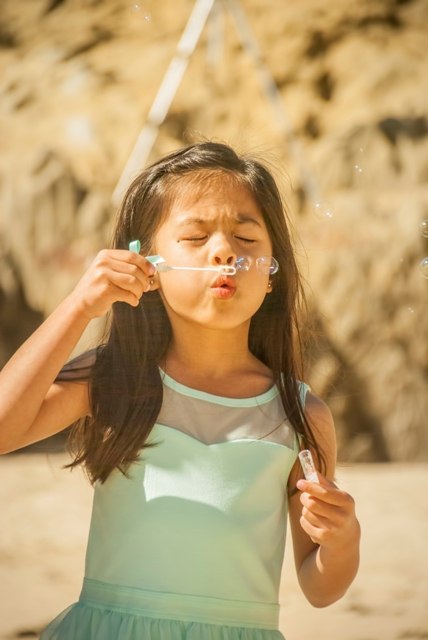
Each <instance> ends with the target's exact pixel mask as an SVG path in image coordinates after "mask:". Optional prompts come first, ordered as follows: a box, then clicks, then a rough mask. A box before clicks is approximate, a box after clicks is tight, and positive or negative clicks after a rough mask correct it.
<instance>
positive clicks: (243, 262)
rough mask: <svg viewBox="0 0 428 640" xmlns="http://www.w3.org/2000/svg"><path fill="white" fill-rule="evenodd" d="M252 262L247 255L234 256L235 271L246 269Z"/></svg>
mask: <svg viewBox="0 0 428 640" xmlns="http://www.w3.org/2000/svg"><path fill="white" fill-rule="evenodd" d="M252 262H253V261H252V260H251V258H250V257H249V256H239V258H236V261H235V265H234V267H235V269H236V270H237V271H248V270H249V269H250V267H251V264H252Z"/></svg>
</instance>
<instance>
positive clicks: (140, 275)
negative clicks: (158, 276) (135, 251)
mask: <svg viewBox="0 0 428 640" xmlns="http://www.w3.org/2000/svg"><path fill="white" fill-rule="evenodd" d="M111 269H112V271H114V272H115V273H117V274H120V275H125V276H127V278H128V279H129V284H130V286H134V285H135V286H138V285H139V286H140V287H141V288H142V291H147V290H148V288H150V280H152V278H153V276H151V275H150V274H148V273H145V272H144V271H143V270H142V269H141V268H140V267H139V266H138V265H136V264H130V263H129V262H121V261H119V260H114V261H113V262H112V264H111ZM123 282H126V280H125V279H124V280H123ZM140 295H141V294H140Z"/></svg>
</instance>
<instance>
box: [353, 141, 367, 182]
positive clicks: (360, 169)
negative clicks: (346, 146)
mask: <svg viewBox="0 0 428 640" xmlns="http://www.w3.org/2000/svg"><path fill="white" fill-rule="evenodd" d="M363 153H364V149H363V147H358V156H357V160H356V162H355V164H354V165H353V169H354V171H355V173H356V174H358V175H361V174H362V173H363V166H362V157H363Z"/></svg>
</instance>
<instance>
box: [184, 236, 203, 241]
mask: <svg viewBox="0 0 428 640" xmlns="http://www.w3.org/2000/svg"><path fill="white" fill-rule="evenodd" d="M207 238H208V236H200V237H199V236H195V237H192V238H183V240H182V242H203V241H204V240H206V239H207Z"/></svg>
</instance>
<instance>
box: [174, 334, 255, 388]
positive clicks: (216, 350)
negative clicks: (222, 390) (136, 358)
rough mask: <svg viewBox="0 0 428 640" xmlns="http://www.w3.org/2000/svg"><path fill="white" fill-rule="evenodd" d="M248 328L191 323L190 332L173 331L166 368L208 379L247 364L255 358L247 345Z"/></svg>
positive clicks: (222, 375)
mask: <svg viewBox="0 0 428 640" xmlns="http://www.w3.org/2000/svg"><path fill="white" fill-rule="evenodd" d="M248 329H249V326H248V327H237V328H236V329H232V330H228V331H225V330H216V329H207V328H206V327H201V328H198V327H195V326H194V325H193V326H192V328H191V331H174V337H173V339H172V342H171V345H170V348H169V350H168V354H167V358H166V367H167V369H169V370H170V371H171V372H172V371H173V370H174V371H175V372H178V373H180V372H181V371H183V372H184V371H192V372H197V374H198V376H199V377H204V376H209V377H211V378H217V377H219V378H220V377H222V378H223V377H225V376H227V375H228V374H230V373H233V372H236V371H238V370H240V369H242V368H244V367H248V366H249V363H253V362H254V360H255V358H254V356H253V355H252V354H251V353H250V351H249V348H248ZM253 366H254V365H253Z"/></svg>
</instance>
